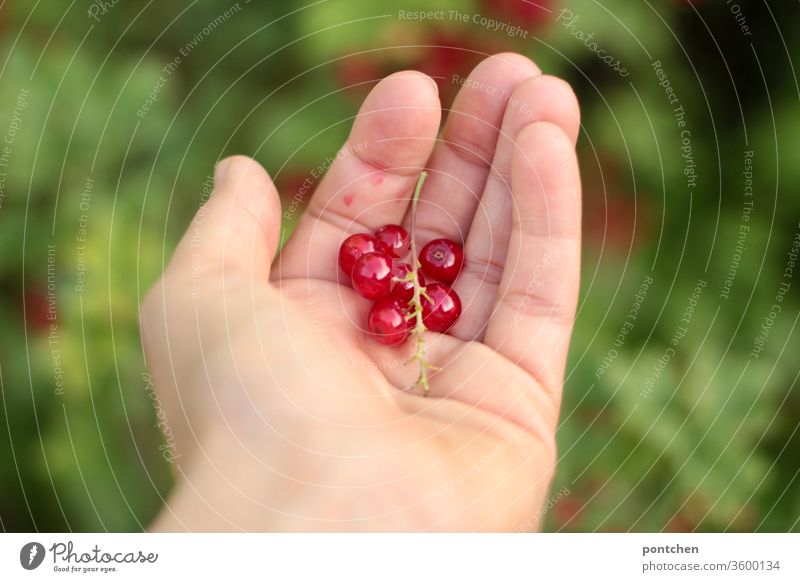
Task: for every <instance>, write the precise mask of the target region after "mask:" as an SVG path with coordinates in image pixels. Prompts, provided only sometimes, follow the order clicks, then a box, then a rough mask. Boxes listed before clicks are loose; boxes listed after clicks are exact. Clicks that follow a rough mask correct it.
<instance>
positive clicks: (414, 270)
mask: <svg viewBox="0 0 800 582" xmlns="http://www.w3.org/2000/svg"><path fill="white" fill-rule="evenodd" d="M427 177H428V173H427V172H425V171H423V172H422V173H421V174H420V175H419V180H417V187H416V188H415V189H414V196H413V197H412V198H411V277H412V280H413V282H414V297H413V299H412V301H413V302H414V312H413V316H414V319H415V323H414V334H415V335H416V336H417V351H416V352H415V354H414V358H413V359H415V360H417V361H418V362H419V378H418V379H417V384H416V385H417V386H422V394H423V396H427V395H428V391H429V390H430V387H429V386H428V362H426V361H425V337H424V336H425V323H423V321H422V287H421V286H420V284H419V274H418V272H419V266H420V265H419V260H418V259H417V242H416V241H417V236H416V230H417V203H418V202H419V195H420V192H422V185H423V184H424V183H425V178H427Z"/></svg>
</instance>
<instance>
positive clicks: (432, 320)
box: [422, 283, 461, 333]
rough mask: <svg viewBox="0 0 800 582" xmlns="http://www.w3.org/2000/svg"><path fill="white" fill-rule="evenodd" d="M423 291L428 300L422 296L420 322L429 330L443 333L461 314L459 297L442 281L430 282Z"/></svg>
mask: <svg viewBox="0 0 800 582" xmlns="http://www.w3.org/2000/svg"><path fill="white" fill-rule="evenodd" d="M425 291H426V293H427V295H428V297H430V300H428V299H427V298H425V297H423V298H422V322H423V323H424V324H425V327H427V328H428V329H429V330H431V331H438V332H440V333H444V332H446V331H447V330H448V329H450V328H451V327H452V326H453V324H454V323H455V322H456V321H457V320H458V318H459V316H460V315H461V299H459V297H458V294H456V292H455V291H453V290H452V289H451V288H450V287H448V286H447V285H444V284H442V283H431V284H430V285H427V286H426V288H425Z"/></svg>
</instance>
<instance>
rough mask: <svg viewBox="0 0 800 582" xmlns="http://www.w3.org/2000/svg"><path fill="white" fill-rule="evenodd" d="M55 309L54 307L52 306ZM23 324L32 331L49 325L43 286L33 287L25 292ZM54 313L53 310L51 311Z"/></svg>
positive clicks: (42, 329)
mask: <svg viewBox="0 0 800 582" xmlns="http://www.w3.org/2000/svg"><path fill="white" fill-rule="evenodd" d="M53 305H55V304H53ZM54 309H55V307H54ZM24 313H25V324H26V326H27V327H28V329H30V330H32V331H45V330H46V329H48V328H49V327H50V323H51V321H50V319H48V316H49V314H50V311H49V305H48V298H47V294H46V293H45V290H44V288H41V289H40V288H38V287H33V288H31V289H28V290H27V291H26V292H25V311H24ZM53 314H55V311H53Z"/></svg>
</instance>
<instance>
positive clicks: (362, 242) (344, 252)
mask: <svg viewBox="0 0 800 582" xmlns="http://www.w3.org/2000/svg"><path fill="white" fill-rule="evenodd" d="M385 250H386V247H385V246H384V245H383V244H382V243H380V242H378V239H377V238H375V237H374V236H372V235H371V234H362V233H359V234H354V235H351V236H349V237H347V238H346V239H345V240H344V242H343V243H342V246H340V247H339V267H341V269H342V271H344V272H345V274H346V275H347V276H348V277H349V276H350V275H351V274H352V272H353V267H354V266H355V264H356V261H357V260H358V259H359V258H360V257H361V255H363V254H365V253H373V252H375V251H385Z"/></svg>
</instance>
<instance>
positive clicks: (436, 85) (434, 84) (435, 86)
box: [425, 75, 439, 95]
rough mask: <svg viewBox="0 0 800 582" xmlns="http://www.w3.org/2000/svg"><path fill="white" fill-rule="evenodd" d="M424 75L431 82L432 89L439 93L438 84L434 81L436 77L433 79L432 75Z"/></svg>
mask: <svg viewBox="0 0 800 582" xmlns="http://www.w3.org/2000/svg"><path fill="white" fill-rule="evenodd" d="M425 77H426V78H427V79H428V81H430V82H431V83H432V84H433V89H434V91H436V94H437V95H438V94H439V84H438V83H437V82H436V79H434V78H433V77H431V76H429V75H425Z"/></svg>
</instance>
